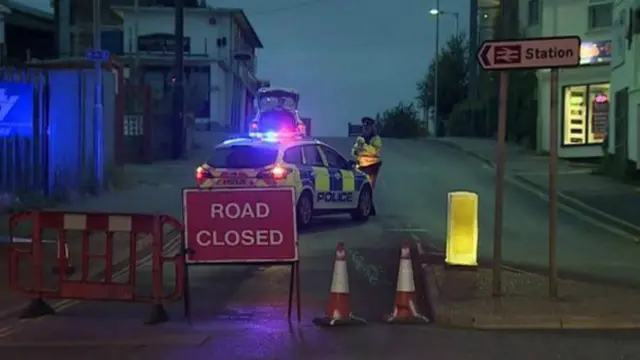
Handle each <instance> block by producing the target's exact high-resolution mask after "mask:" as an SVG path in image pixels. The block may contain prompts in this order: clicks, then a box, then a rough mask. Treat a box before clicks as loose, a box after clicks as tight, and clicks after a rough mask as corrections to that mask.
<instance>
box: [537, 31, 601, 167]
mask: <svg viewBox="0 0 640 360" xmlns="http://www.w3.org/2000/svg"><path fill="white" fill-rule="evenodd" d="M610 45H611V42H610V41H606V42H604V41H603V42H597V43H589V42H585V43H583V49H582V51H581V63H582V65H581V66H579V67H577V68H571V69H562V70H560V71H559V77H558V97H559V98H558V106H557V109H556V111H557V112H558V134H559V136H558V142H559V143H558V145H559V148H558V156H559V157H561V158H594V157H601V156H602V155H603V143H604V141H605V139H606V137H607V132H608V129H609V120H610V119H609V108H610V96H611V94H610V92H611V84H610V81H611V70H610V67H609V62H610ZM538 80H539V81H538V95H539V98H538V104H539V108H538V119H539V122H538V131H539V133H538V139H539V140H538V150H540V151H542V152H546V151H549V144H550V143H549V115H550V90H551V88H550V83H549V71H548V70H547V71H539V72H538Z"/></svg>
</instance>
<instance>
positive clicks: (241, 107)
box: [56, 0, 262, 131]
mask: <svg viewBox="0 0 640 360" xmlns="http://www.w3.org/2000/svg"><path fill="white" fill-rule="evenodd" d="M56 1H57V3H58V5H59V6H60V8H58V9H57V11H56V14H57V15H56V19H57V21H59V22H62V23H65V22H69V24H67V25H66V26H62V25H61V26H59V27H58V28H59V31H58V43H59V44H58V47H59V49H61V50H60V51H61V53H68V54H70V55H71V56H78V55H82V54H84V52H85V51H86V50H87V49H90V48H91V47H92V45H93V44H92V42H91V41H90V38H91V37H90V36H89V35H90V32H89V33H88V32H87V29H90V28H91V21H92V19H91V17H87V16H86V14H87V13H89V14H91V10H92V9H90V6H89V7H88V8H86V7H87V3H90V2H87V1H84V2H83V4H84V5H83V6H85V8H86V9H84V10H85V11H83V12H79V11H77V10H76V11H69V10H68V9H67V10H65V9H63V8H62V7H63V6H67V5H68V6H72V5H73V3H74V2H77V1H76V0H56ZM103 3H107V5H108V6H109V7H108V8H106V9H102V10H103V11H101V15H102V19H101V21H102V22H103V24H104V26H103V28H102V43H103V48H105V49H106V50H109V51H110V52H111V53H112V54H114V55H117V57H118V59H120V60H121V61H122V62H123V63H124V64H125V66H126V69H125V77H128V78H129V80H130V82H133V81H134V80H135V81H136V82H137V83H142V84H145V85H147V86H149V87H150V88H151V103H152V106H151V108H152V109H153V111H155V112H159V113H169V112H170V106H171V93H172V88H173V86H174V83H175V78H176V74H177V72H178V71H179V70H178V69H175V67H174V58H175V51H180V46H176V44H175V38H174V29H175V8H174V7H173V0H139V2H138V6H137V7H134V6H132V5H131V3H133V1H132V0H128V1H127V0H103ZM184 15H185V19H184V44H182V49H181V50H182V51H183V52H184V67H183V69H182V71H183V74H184V93H185V114H188V115H189V116H190V117H194V118H195V122H196V123H197V124H199V127H205V128H211V129H216V128H221V129H222V128H227V129H231V130H235V131H244V130H245V129H246V126H247V124H248V120H247V119H248V118H250V116H251V115H252V111H253V103H254V94H255V92H256V90H257V88H258V81H257V78H256V76H255V74H256V71H257V54H256V50H257V49H258V48H262V43H261V42H260V39H259V38H258V35H257V34H256V32H255V31H254V29H253V27H252V26H251V24H250V22H249V20H248V18H247V17H246V15H245V13H244V12H243V11H242V10H241V9H212V8H208V7H206V6H204V4H203V3H202V2H196V1H186V2H185V11H184ZM65 29H66V30H65Z"/></svg>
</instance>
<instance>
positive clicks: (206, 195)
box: [182, 187, 299, 264]
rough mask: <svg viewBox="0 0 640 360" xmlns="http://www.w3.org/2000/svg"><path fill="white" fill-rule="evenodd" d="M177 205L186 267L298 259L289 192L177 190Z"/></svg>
mask: <svg viewBox="0 0 640 360" xmlns="http://www.w3.org/2000/svg"><path fill="white" fill-rule="evenodd" d="M182 203H183V222H184V229H185V230H184V243H185V247H186V249H187V252H186V257H185V261H186V263H187V264H233V263H243V264H249V263H274V264H275V263H293V262H297V261H298V259H299V254H298V232H297V224H296V206H295V204H296V203H295V192H294V189H293V188H290V187H284V188H219V189H200V188H190V189H184V190H183V192H182ZM240 203H242V205H239V204H240ZM265 211H266V213H265ZM193 214H196V215H193ZM214 214H215V215H214ZM265 214H266V215H265ZM245 215H246V216H245ZM216 216H219V217H222V219H215V217H216ZM225 217H226V219H225ZM221 234H223V235H221ZM243 242H251V243H252V244H251V245H248V244H245V245H244V246H241V245H242V243H243ZM203 243H204V244H203ZM257 243H261V244H260V245H256V244H257ZM274 243H277V244H275V245H274ZM214 244H217V245H218V247H214ZM213 249H216V250H213ZM249 249H250V250H249ZM256 249H259V250H256Z"/></svg>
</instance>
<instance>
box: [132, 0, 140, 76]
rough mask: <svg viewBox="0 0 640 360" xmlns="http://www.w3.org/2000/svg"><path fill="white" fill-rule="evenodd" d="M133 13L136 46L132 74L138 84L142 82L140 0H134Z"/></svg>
mask: <svg viewBox="0 0 640 360" xmlns="http://www.w3.org/2000/svg"><path fill="white" fill-rule="evenodd" d="M133 14H134V18H135V19H134V23H133V38H134V39H135V43H136V48H135V50H134V53H133V69H131V70H132V71H131V75H132V78H133V84H134V85H136V86H137V85H138V84H139V83H140V81H139V77H140V74H139V72H138V69H139V68H140V48H139V46H140V45H139V44H138V37H139V36H140V0H134V1H133Z"/></svg>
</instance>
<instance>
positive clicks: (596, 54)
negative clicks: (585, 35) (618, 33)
mask: <svg viewBox="0 0 640 360" xmlns="http://www.w3.org/2000/svg"><path fill="white" fill-rule="evenodd" d="M610 62H611V40H606V41H583V42H582V44H581V45H580V65H598V64H608V63H610Z"/></svg>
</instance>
